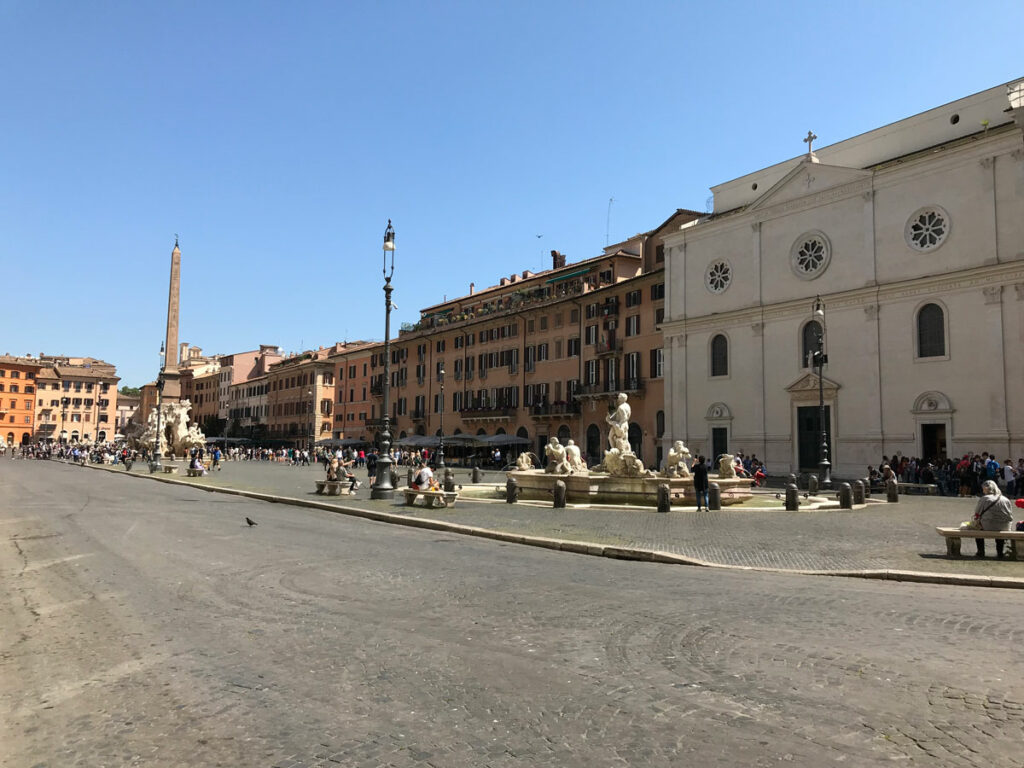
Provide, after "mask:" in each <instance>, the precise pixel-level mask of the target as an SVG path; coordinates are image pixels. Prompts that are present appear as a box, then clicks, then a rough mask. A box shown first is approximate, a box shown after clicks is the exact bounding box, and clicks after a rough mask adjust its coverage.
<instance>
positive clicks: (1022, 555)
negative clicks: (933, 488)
mask: <svg viewBox="0 0 1024 768" xmlns="http://www.w3.org/2000/svg"><path fill="white" fill-rule="evenodd" d="M935 530H936V531H938V532H939V535H940V536H942V537H943V538H945V540H946V554H947V555H948V556H949V557H960V541H961V539H1004V540H1008V541H1009V542H1010V559H1012V560H1024V545H1022V544H1019V543H1018V542H1024V531H979V530H975V529H968V530H962V529H960V528H936V529H935Z"/></svg>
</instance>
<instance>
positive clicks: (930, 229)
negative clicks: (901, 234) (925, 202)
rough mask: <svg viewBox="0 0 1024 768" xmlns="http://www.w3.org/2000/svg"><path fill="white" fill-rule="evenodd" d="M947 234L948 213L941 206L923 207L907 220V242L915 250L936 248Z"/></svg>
mask: <svg viewBox="0 0 1024 768" xmlns="http://www.w3.org/2000/svg"><path fill="white" fill-rule="evenodd" d="M948 234H949V215H948V214H947V213H946V212H945V211H944V210H942V209H941V208H937V207H933V208H923V209H921V210H920V211H918V212H917V213H915V214H914V215H913V216H911V217H910V220H909V221H908V222H907V232H906V236H907V243H908V244H909V245H910V247H911V248H913V249H914V250H916V251H931V250H934V249H935V248H938V247H939V246H940V245H942V243H943V242H945V240H946V235H948Z"/></svg>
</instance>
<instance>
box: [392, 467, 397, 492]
mask: <svg viewBox="0 0 1024 768" xmlns="http://www.w3.org/2000/svg"><path fill="white" fill-rule="evenodd" d="M391 487H392V488H397V487H398V468H397V467H396V466H395V465H394V464H392V465H391Z"/></svg>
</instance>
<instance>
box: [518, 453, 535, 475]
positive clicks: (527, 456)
mask: <svg viewBox="0 0 1024 768" xmlns="http://www.w3.org/2000/svg"><path fill="white" fill-rule="evenodd" d="M533 467H534V464H533V454H532V453H530V452H529V451H527V452H524V453H520V454H519V457H518V458H517V459H516V469H518V470H519V471H520V472H526V471H527V470H530V469H533Z"/></svg>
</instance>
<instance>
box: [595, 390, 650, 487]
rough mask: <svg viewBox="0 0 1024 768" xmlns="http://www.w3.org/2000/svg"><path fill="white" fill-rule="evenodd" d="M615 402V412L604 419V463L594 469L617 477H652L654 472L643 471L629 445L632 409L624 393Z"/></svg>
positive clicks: (642, 465) (641, 464)
mask: <svg viewBox="0 0 1024 768" xmlns="http://www.w3.org/2000/svg"><path fill="white" fill-rule="evenodd" d="M615 401H616V405H615V410H613V411H612V412H611V413H609V414H608V415H607V416H606V417H605V421H606V422H607V423H608V444H609V448H608V450H607V451H605V452H604V461H602V463H601V464H600V466H599V467H596V468H597V469H602V470H604V471H605V472H607V473H608V474H609V475H613V476H618V477H645V476H653V475H654V472H652V471H651V470H649V469H644V464H643V462H642V461H640V459H639V457H638V456H637V455H636V454H635V453H633V448H632V447H631V446H630V444H629V419H630V417H631V416H632V415H633V409H632V408H630V406H629V403H628V402H627V397H626V393H625V392H620V393H619V394H618V395H617V396H616V398H615Z"/></svg>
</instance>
